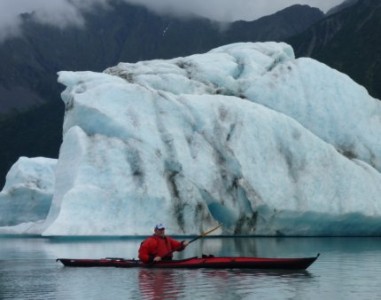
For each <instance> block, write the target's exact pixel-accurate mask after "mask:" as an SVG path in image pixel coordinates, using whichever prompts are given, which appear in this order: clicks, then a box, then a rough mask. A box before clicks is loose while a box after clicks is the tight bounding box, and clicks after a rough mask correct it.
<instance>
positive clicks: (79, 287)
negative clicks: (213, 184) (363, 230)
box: [0, 237, 381, 300]
mask: <svg viewBox="0 0 381 300" xmlns="http://www.w3.org/2000/svg"><path fill="white" fill-rule="evenodd" d="M139 244H140V240H137V239H107V240H82V241H81V240H67V239H42V238H4V237H3V238H0V299H65V300H66V299H254V298H255V299H303V300H305V299H319V300H321V299H381V285H380V284H379V280H378V278H379V276H380V274H381V262H380V259H379V258H380V256H381V239H380V238H211V239H202V240H198V241H196V242H194V243H192V244H191V245H189V247H188V248H187V249H186V250H185V251H184V252H182V253H179V254H177V255H176V258H185V257H191V256H200V255H201V254H203V253H204V254H214V255H216V256H217V255H219V256H225V255H226V256H264V257H300V256H315V255H316V254H317V253H318V252H319V253H321V256H320V257H319V259H318V260H317V261H316V262H315V263H314V264H313V265H312V266H311V267H310V268H309V269H307V270H306V271H279V270H276V271H271V270H268V271H266V270H237V269H233V270H210V269H205V270H203V269H197V270H187V269H185V270H182V269H181V270H179V269H176V270H160V269H156V270H148V269H119V268H68V267H63V266H62V265H61V264H60V263H59V262H56V261H55V259H56V258H58V257H61V258H101V257H124V258H136V257H137V249H138V247H139Z"/></svg>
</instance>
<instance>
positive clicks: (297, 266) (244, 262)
mask: <svg viewBox="0 0 381 300" xmlns="http://www.w3.org/2000/svg"><path fill="white" fill-rule="evenodd" d="M319 255H320V254H317V256H315V257H302V258H265V257H202V258H198V257H192V258H188V259H181V260H171V261H160V262H156V263H154V264H145V263H143V262H141V261H140V260H135V259H123V258H102V259H71V258H58V259H57V261H60V262H61V263H62V264H63V265H64V266H66V267H118V268H167V269H172V268H188V269H189V268H191V269H198V268H210V269H287V270H305V269H307V268H308V267H309V266H310V265H311V264H312V263H313V262H314V261H315V260H316V259H317V258H318V257H319Z"/></svg>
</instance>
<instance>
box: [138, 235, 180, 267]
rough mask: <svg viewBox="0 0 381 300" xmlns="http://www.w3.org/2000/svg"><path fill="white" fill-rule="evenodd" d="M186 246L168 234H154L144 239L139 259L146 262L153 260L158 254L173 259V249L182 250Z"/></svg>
mask: <svg viewBox="0 0 381 300" xmlns="http://www.w3.org/2000/svg"><path fill="white" fill-rule="evenodd" d="M184 248H185V247H184V246H183V244H182V243H181V242H179V241H176V240H174V239H172V238H170V237H168V236H165V237H160V236H157V235H152V236H150V237H148V238H147V239H146V240H145V241H143V242H142V243H141V245H140V248H139V259H140V260H141V261H143V262H145V263H148V262H151V261H152V260H153V259H154V258H155V257H156V256H160V257H161V258H164V259H166V258H167V259H168V258H169V259H171V258H172V252H173V251H182V250H184Z"/></svg>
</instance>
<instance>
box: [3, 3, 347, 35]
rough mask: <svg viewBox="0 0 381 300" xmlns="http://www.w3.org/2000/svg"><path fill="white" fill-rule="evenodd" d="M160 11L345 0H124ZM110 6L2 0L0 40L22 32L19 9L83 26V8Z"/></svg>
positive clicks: (230, 16) (251, 12)
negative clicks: (20, 30) (20, 29)
mask: <svg viewBox="0 0 381 300" xmlns="http://www.w3.org/2000/svg"><path fill="white" fill-rule="evenodd" d="M124 1H126V2H130V3H139V4H143V5H145V6H147V7H149V8H151V9H152V10H154V11H157V12H160V13H163V12H164V13H165V12H166V13H168V12H169V13H172V14H177V15H182V16H183V15H188V14H192V13H193V14H196V15H200V16H203V17H207V18H210V19H213V20H217V21H228V22H229V21H236V20H247V21H251V20H255V19H257V18H259V17H261V16H264V15H269V14H272V13H274V12H276V11H278V10H280V9H283V8H285V7H288V6H290V5H293V4H297V3H300V4H307V5H310V6H313V7H318V8H320V9H321V10H322V11H324V12H326V11H327V10H328V9H330V8H332V7H333V6H335V5H338V4H340V3H341V2H343V1H344V0H124ZM95 3H96V4H102V5H103V7H105V8H107V5H106V3H107V0H0V40H3V39H4V38H5V37H7V36H12V35H17V34H20V32H19V25H20V18H19V15H20V13H25V12H29V13H30V12H34V15H35V17H36V19H37V20H38V21H39V22H42V23H49V24H54V25H57V26H59V27H65V26H68V25H75V26H81V25H83V18H82V15H81V11H83V10H84V9H93V4H95Z"/></svg>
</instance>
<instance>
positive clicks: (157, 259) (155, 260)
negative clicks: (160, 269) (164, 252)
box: [153, 256, 161, 262]
mask: <svg viewBox="0 0 381 300" xmlns="http://www.w3.org/2000/svg"><path fill="white" fill-rule="evenodd" d="M153 261H154V262H157V261H161V257H160V256H155V258H154V259H153Z"/></svg>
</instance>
